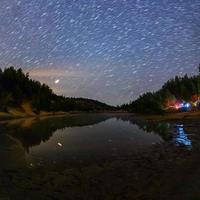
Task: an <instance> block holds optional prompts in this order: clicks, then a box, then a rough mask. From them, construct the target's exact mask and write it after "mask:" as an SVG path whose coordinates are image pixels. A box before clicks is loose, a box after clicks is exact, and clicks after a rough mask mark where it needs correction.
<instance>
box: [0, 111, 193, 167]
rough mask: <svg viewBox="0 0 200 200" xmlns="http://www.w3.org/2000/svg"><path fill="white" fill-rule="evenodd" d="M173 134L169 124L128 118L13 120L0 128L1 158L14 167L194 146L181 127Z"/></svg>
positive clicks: (92, 115)
mask: <svg viewBox="0 0 200 200" xmlns="http://www.w3.org/2000/svg"><path fill="white" fill-rule="evenodd" d="M172 131H173V130H172V129H171V126H170V124H169V123H157V122H147V121H145V120H141V119H137V118H135V117H133V116H131V115H126V114H124V115H117V116H116V115H114V114H96V115H95V114H81V115H74V116H71V115H70V116H65V117H56V118H47V119H42V120H36V119H35V118H32V119H27V120H12V121H8V122H5V123H3V124H2V125H0V139H1V140H0V157H2V158H4V161H5V162H4V164H8V163H9V164H10V166H13V163H17V165H20V164H23V165H25V164H24V163H34V162H33V160H32V158H33V157H31V156H30V155H32V156H33V155H34V156H37V157H46V158H47V157H48V159H47V160H51V159H53V160H57V159H58V158H62V157H64V158H67V156H68V158H69V157H76V156H77V155H78V156H79V155H81V156H82V155H84V156H85V155H89V156H91V155H92V156H96V157H98V153H101V154H103V155H104V154H107V155H108V154H109V155H112V156H113V155H119V154H123V155H129V154H131V152H133V151H136V150H137V151H140V150H141V149H142V148H149V147H150V146H152V145H154V144H158V143H162V142H163V140H165V141H171V140H172V139H173V140H174V141H175V143H176V144H177V145H185V146H192V143H191V141H190V140H189V139H188V138H187V135H186V134H185V132H184V129H183V127H182V126H178V127H177V131H176V132H177V134H176V135H174V137H173V138H172ZM3 149H4V151H3ZM19 158H20V159H19ZM23 159H24V160H23ZM34 159H35V158H34ZM21 160H23V162H22V161H21ZM18 161H20V162H18Z"/></svg>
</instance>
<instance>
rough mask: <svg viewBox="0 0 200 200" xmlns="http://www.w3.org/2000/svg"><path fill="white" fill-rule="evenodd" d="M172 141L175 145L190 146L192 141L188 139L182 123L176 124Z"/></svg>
mask: <svg viewBox="0 0 200 200" xmlns="http://www.w3.org/2000/svg"><path fill="white" fill-rule="evenodd" d="M174 143H175V144H176V145H177V146H186V147H189V148H192V142H191V140H190V139H188V136H187V134H186V133H185V130H184V125H183V124H178V125H176V134H175V135H174Z"/></svg>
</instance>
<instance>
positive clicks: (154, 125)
mask: <svg viewBox="0 0 200 200" xmlns="http://www.w3.org/2000/svg"><path fill="white" fill-rule="evenodd" d="M117 119H120V120H123V121H129V122H130V123H131V124H134V125H137V126H138V127H139V128H140V129H142V130H143V131H145V132H148V133H151V132H154V133H157V134H159V135H160V136H161V137H162V138H163V139H164V140H165V141H170V140H171V139H172V134H171V131H170V124H169V123H165V122H149V121H146V120H143V119H140V118H137V117H134V116H132V117H130V116H125V115H124V116H119V117H117Z"/></svg>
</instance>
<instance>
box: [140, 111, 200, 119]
mask: <svg viewBox="0 0 200 200" xmlns="http://www.w3.org/2000/svg"><path fill="white" fill-rule="evenodd" d="M140 117H141V118H144V119H146V120H148V121H173V120H185V119H200V111H196V112H177V113H175V112H174V113H166V114H163V115H140Z"/></svg>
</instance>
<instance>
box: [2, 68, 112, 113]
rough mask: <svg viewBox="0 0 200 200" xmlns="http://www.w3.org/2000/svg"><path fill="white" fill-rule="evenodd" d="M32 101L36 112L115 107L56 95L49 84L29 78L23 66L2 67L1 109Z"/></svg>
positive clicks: (4, 109) (110, 108)
mask: <svg viewBox="0 0 200 200" xmlns="http://www.w3.org/2000/svg"><path fill="white" fill-rule="evenodd" d="M24 102H28V103H30V105H31V106H32V108H33V111H34V112H35V113H38V112H39V111H41V110H44V111H103V110H113V109H114V107H112V106H109V105H107V104H105V103H102V102H99V101H96V100H92V99H85V98H70V97H64V96H58V95H56V94H55V93H54V92H53V91H52V89H51V88H49V86H48V85H46V84H42V83H40V82H39V81H36V80H32V79H31V78H29V74H28V73H26V74H25V73H24V72H23V71H22V69H21V68H19V69H15V68H14V67H9V68H5V69H4V70H1V69H0V111H3V112H7V110H8V108H12V107H14V108H17V107H20V106H21V105H22V104H23V103H24Z"/></svg>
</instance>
